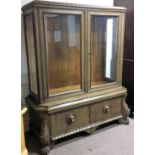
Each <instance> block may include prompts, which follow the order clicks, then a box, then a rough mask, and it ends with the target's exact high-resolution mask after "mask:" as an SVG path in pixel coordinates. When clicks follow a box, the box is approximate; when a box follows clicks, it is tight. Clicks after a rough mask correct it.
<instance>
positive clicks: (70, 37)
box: [44, 10, 84, 96]
mask: <svg viewBox="0 0 155 155" xmlns="http://www.w3.org/2000/svg"><path fill="white" fill-rule="evenodd" d="M83 18H84V17H83V13H82V12H81V11H69V10H52V11H50V12H47V11H46V12H45V13H44V31H45V46H46V47H45V48H46V65H47V88H48V92H47V93H48V96H57V95H62V94H70V93H74V92H76V93H77V92H80V91H82V90H83V89H84V84H83V81H84V80H83V73H84V67H83V65H84V63H83V60H84V57H83V55H84V54H83V46H84V42H83V20H84V19H83Z"/></svg>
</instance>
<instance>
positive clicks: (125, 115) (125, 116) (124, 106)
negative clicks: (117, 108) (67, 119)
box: [118, 97, 130, 124]
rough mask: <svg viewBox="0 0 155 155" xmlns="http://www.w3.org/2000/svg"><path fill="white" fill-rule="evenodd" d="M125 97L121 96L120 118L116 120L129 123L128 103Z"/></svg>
mask: <svg viewBox="0 0 155 155" xmlns="http://www.w3.org/2000/svg"><path fill="white" fill-rule="evenodd" d="M125 100H126V97H124V98H123V103H122V118H120V119H119V120H118V122H119V123H120V124H129V118H128V116H129V115H130V109H129V108H128V105H127V104H126V101H125Z"/></svg>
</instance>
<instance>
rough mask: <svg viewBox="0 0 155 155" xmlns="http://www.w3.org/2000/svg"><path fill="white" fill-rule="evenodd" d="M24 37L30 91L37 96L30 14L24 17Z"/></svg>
mask: <svg viewBox="0 0 155 155" xmlns="http://www.w3.org/2000/svg"><path fill="white" fill-rule="evenodd" d="M25 35H26V42H27V54H28V68H29V79H30V90H31V91H32V92H33V93H35V94H36V95H38V85H37V70H36V52H35V41H34V27H33V15H32V14H28V15H26V16H25Z"/></svg>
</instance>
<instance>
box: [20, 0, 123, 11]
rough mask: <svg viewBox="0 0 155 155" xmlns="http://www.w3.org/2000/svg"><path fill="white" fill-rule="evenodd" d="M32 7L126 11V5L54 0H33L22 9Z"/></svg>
mask: <svg viewBox="0 0 155 155" xmlns="http://www.w3.org/2000/svg"><path fill="white" fill-rule="evenodd" d="M31 7H48V8H50V7H66V8H72V7H73V8H81V9H82V8H83V9H103V10H108V11H121V12H126V8H125V7H113V6H112V7H109V6H101V5H90V4H88V5H87V4H77V3H67V2H66V3H65V2H53V1H40V0H33V1H32V2H30V3H28V4H26V5H24V6H23V7H22V10H23V11H25V10H27V9H29V8H31Z"/></svg>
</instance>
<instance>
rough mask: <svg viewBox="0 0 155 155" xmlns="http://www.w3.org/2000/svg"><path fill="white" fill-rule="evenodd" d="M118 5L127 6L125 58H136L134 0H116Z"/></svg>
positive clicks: (115, 2)
mask: <svg viewBox="0 0 155 155" xmlns="http://www.w3.org/2000/svg"><path fill="white" fill-rule="evenodd" d="M114 4H115V5H116V6H124V7H126V8H127V13H126V20H125V42H124V49H125V50H124V59H132V60H133V59H134V0H115V1H114Z"/></svg>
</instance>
